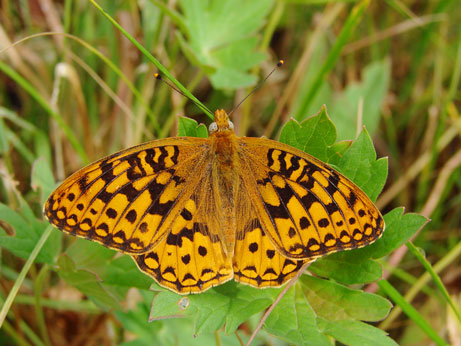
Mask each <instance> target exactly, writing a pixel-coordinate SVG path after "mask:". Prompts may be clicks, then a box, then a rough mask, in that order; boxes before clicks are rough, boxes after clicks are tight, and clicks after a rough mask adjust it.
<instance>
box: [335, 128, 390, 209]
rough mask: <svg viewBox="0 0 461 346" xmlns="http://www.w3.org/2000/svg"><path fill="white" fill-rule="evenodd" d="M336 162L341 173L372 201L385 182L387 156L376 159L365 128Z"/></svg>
mask: <svg viewBox="0 0 461 346" xmlns="http://www.w3.org/2000/svg"><path fill="white" fill-rule="evenodd" d="M336 164H337V166H338V167H340V168H341V173H343V174H344V175H345V176H346V177H348V178H349V179H351V180H352V181H353V182H354V183H356V184H357V185H358V186H359V187H360V188H361V189H362V190H363V191H364V192H365V193H366V194H367V196H368V197H370V199H371V200H372V201H374V200H376V198H377V197H378V195H379V193H380V192H381V190H382V189H383V187H384V184H385V183H386V179H387V158H380V159H379V160H376V151H375V148H374V146H373V142H372V140H371V138H370V136H369V135H368V132H367V131H366V130H363V131H362V132H361V133H360V136H359V138H357V140H355V141H354V142H353V143H352V145H351V146H350V147H349V149H348V150H346V152H345V153H344V155H343V156H342V157H341V158H340V160H339V161H338V162H337V163H336Z"/></svg>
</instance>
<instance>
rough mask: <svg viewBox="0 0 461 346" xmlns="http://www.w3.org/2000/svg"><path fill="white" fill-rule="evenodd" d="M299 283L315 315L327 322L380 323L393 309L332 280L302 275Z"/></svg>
mask: <svg viewBox="0 0 461 346" xmlns="http://www.w3.org/2000/svg"><path fill="white" fill-rule="evenodd" d="M299 280H300V282H301V283H302V285H303V289H304V293H305V295H306V297H307V299H308V301H309V303H310V304H311V306H312V308H313V309H314V311H315V313H316V314H317V316H320V317H322V318H324V319H327V320H329V321H336V320H362V321H373V322H374V321H380V320H382V319H384V318H385V317H386V316H387V314H388V313H389V310H390V309H391V307H392V304H391V303H390V302H389V301H388V300H387V299H385V298H383V297H381V296H378V295H375V294H372V293H366V292H363V291H359V290H353V289H350V288H348V287H345V286H342V285H340V284H338V283H335V282H333V281H327V280H323V279H319V278H316V277H313V276H308V275H302V276H301V278H300V279H299Z"/></svg>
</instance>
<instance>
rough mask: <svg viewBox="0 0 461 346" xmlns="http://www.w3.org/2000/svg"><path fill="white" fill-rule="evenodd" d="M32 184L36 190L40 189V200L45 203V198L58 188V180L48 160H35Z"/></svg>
mask: <svg viewBox="0 0 461 346" xmlns="http://www.w3.org/2000/svg"><path fill="white" fill-rule="evenodd" d="M31 180H32V181H31V186H32V188H33V189H34V190H37V189H40V190H41V192H42V196H41V198H40V201H41V202H42V203H45V199H46V198H47V197H48V196H49V195H50V194H51V192H53V190H54V189H55V188H56V182H55V181H54V178H53V172H52V171H51V168H50V165H49V164H48V162H47V161H46V160H45V159H43V158H39V159H37V160H35V162H34V165H33V167H32V179H31Z"/></svg>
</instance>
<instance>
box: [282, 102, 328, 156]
mask: <svg viewBox="0 0 461 346" xmlns="http://www.w3.org/2000/svg"><path fill="white" fill-rule="evenodd" d="M335 140H336V128H335V126H334V125H333V123H332V122H331V120H330V118H329V117H328V114H327V110H326V107H322V109H321V110H320V111H319V112H318V113H317V114H316V115H314V116H312V117H310V118H308V119H306V120H304V121H303V122H301V123H298V122H297V121H296V120H294V119H291V120H290V121H289V122H287V123H286V124H285V126H284V127H283V129H282V132H281V133H280V142H282V143H285V144H288V145H291V146H292V147H295V148H298V149H300V150H302V151H304V152H306V153H308V154H310V155H312V156H314V157H316V158H318V159H319V160H322V161H326V160H327V159H328V157H329V151H328V147H329V146H331V145H333V143H334V142H335Z"/></svg>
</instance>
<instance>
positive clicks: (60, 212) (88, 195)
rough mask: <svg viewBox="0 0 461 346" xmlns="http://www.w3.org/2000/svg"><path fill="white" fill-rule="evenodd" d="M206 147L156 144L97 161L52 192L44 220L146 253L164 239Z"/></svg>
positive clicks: (187, 142)
mask: <svg viewBox="0 0 461 346" xmlns="http://www.w3.org/2000/svg"><path fill="white" fill-rule="evenodd" d="M207 143H208V142H207V141H206V140H205V139H200V138H181V137H180V138H171V139H166V140H158V141H152V142H150V143H146V144H144V145H140V146H137V147H134V148H131V149H127V150H124V151H121V152H119V153H116V154H114V155H111V156H109V157H107V158H105V159H102V160H100V161H97V162H95V163H93V164H91V165H89V166H87V167H85V168H83V169H82V170H80V171H78V172H77V173H75V174H73V175H72V176H71V177H69V178H68V179H67V180H66V181H65V182H64V183H63V184H62V185H61V186H60V187H59V188H58V189H56V191H55V192H53V194H52V195H51V196H50V197H49V199H48V201H47V202H46V204H45V208H44V212H45V215H46V217H47V218H48V220H49V221H50V222H51V223H53V224H54V225H55V226H57V227H58V228H60V229H61V230H63V231H65V232H68V233H71V234H74V235H77V236H79V237H84V238H88V239H91V240H95V241H97V242H100V243H102V244H104V245H105V246H107V247H110V248H115V249H117V250H120V251H124V252H127V253H143V252H146V251H147V250H149V249H150V248H152V247H154V246H155V245H156V244H157V243H159V242H160V241H161V240H162V238H163V237H165V235H166V233H167V231H168V227H169V225H170V224H171V223H172V222H173V221H174V220H175V219H176V218H177V217H178V214H179V212H180V211H181V209H182V207H183V205H184V203H185V202H186V201H187V200H188V199H189V196H190V195H191V193H192V191H193V189H194V188H195V185H197V184H198V181H199V178H200V176H199V175H197V174H196V172H197V171H201V170H203V165H204V164H205V162H204V160H206V157H207V156H206V154H205V153H207V151H208V146H207ZM194 177H197V178H196V179H194ZM186 178H188V179H186Z"/></svg>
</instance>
